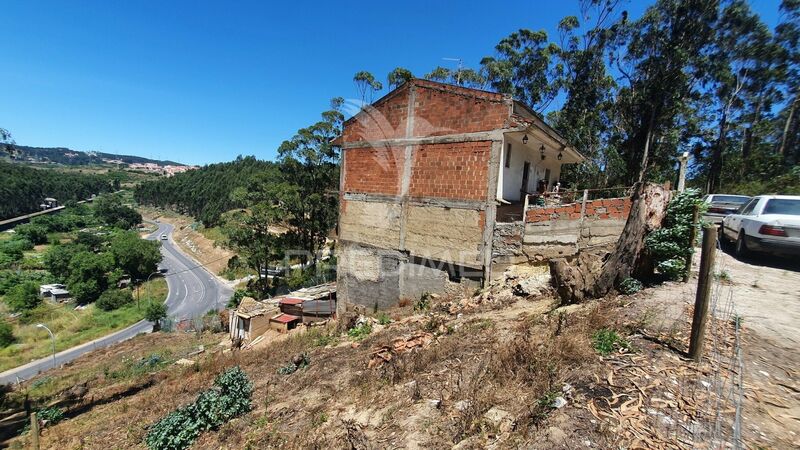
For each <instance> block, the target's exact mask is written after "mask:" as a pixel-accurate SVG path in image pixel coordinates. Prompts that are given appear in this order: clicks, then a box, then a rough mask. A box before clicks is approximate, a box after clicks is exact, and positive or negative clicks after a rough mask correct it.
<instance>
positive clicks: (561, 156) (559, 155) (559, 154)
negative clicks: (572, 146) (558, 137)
mask: <svg viewBox="0 0 800 450" xmlns="http://www.w3.org/2000/svg"><path fill="white" fill-rule="evenodd" d="M563 157H564V155H562V154H561V152H558V160H559V161H561V158H563Z"/></svg>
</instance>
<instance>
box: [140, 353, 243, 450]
mask: <svg viewBox="0 0 800 450" xmlns="http://www.w3.org/2000/svg"><path fill="white" fill-rule="evenodd" d="M252 395H253V385H252V383H250V380H249V379H248V378H247V374H246V373H245V372H244V371H243V370H242V369H241V368H239V367H238V366H237V367H232V368H230V369H228V370H226V371H225V372H223V373H222V374H220V375H219V376H217V378H216V380H214V386H213V387H211V389H209V390H207V391H203V392H201V393H200V395H198V396H197V399H196V400H195V401H194V403H192V404H189V405H186V406H184V407H181V408H178V409H176V410H175V411H173V412H171V413H169V414H168V415H167V416H166V417H164V418H163V419H161V420H159V421H158V422H156V423H155V424H154V425H153V426H152V427H151V428H150V430H149V432H148V433H147V436H146V437H145V443H146V444H147V447H149V448H151V449H158V450H162V449H163V450H178V449H185V448H188V447H189V446H191V445H192V443H194V441H195V440H196V439H197V437H198V436H200V433H202V432H203V431H206V430H213V429H216V428H219V427H220V426H221V425H223V424H224V423H226V422H228V421H229V420H231V419H233V418H234V417H237V416H240V415H242V414H244V413H246V412H248V411H250V408H251V403H250V401H251V397H252Z"/></svg>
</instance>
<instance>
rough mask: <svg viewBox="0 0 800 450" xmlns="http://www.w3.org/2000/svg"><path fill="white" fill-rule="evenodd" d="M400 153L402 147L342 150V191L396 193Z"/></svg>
mask: <svg viewBox="0 0 800 450" xmlns="http://www.w3.org/2000/svg"><path fill="white" fill-rule="evenodd" d="M404 153H405V151H404V149H403V148H402V147H384V148H351V149H347V150H345V151H344V167H345V171H346V173H345V175H344V190H345V192H360V193H369V194H387V195H399V194H400V180H401V177H402V172H403V159H404Z"/></svg>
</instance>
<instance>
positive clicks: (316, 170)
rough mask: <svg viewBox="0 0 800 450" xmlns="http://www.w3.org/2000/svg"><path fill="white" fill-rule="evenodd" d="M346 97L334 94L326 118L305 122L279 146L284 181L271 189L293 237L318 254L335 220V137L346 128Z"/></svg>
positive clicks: (313, 254)
mask: <svg viewBox="0 0 800 450" xmlns="http://www.w3.org/2000/svg"><path fill="white" fill-rule="evenodd" d="M343 103H344V100H343V99H342V98H335V99H333V100H332V101H331V109H330V110H328V111H325V112H323V113H322V120H320V121H318V122H317V123H315V124H313V125H311V126H309V127H306V128H301V129H300V130H298V131H297V134H296V135H295V136H294V137H292V138H291V139H289V140H287V141H284V142H283V143H282V144H281V145H280V147H279V148H278V158H279V164H280V168H281V170H280V172H281V181H280V182H279V183H276V184H274V185H273V186H272V187H271V188H270V189H269V192H270V197H271V198H273V199H274V201H277V202H278V205H279V208H280V210H281V211H282V212H283V214H284V217H283V222H284V224H285V225H286V226H287V227H288V228H289V231H288V232H287V233H286V238H287V240H288V243H289V244H291V245H294V246H297V247H298V248H299V249H301V250H303V251H304V252H305V253H304V254H303V255H300V258H301V259H302V260H303V261H304V262H305V261H307V260H308V258H309V256H310V257H311V258H312V259H313V260H316V259H317V258H318V257H319V255H320V251H321V249H322V247H323V246H324V245H325V242H326V239H327V237H328V235H329V234H330V232H331V230H333V228H334V227H335V225H336V220H337V210H338V197H337V194H336V191H337V189H338V182H339V151H338V148H337V147H336V146H335V145H334V144H333V140H334V139H335V138H336V137H338V136H339V135H340V134H341V132H342V124H343V122H344V115H343V114H342V112H341V108H342V105H343Z"/></svg>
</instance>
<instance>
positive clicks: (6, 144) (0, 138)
mask: <svg viewBox="0 0 800 450" xmlns="http://www.w3.org/2000/svg"><path fill="white" fill-rule="evenodd" d="M0 150H1V151H3V152H5V153H7V154H8V155H9V156H11V155H13V154H14V139H13V138H12V137H11V133H10V132H9V131H8V130H6V129H5V128H0Z"/></svg>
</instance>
